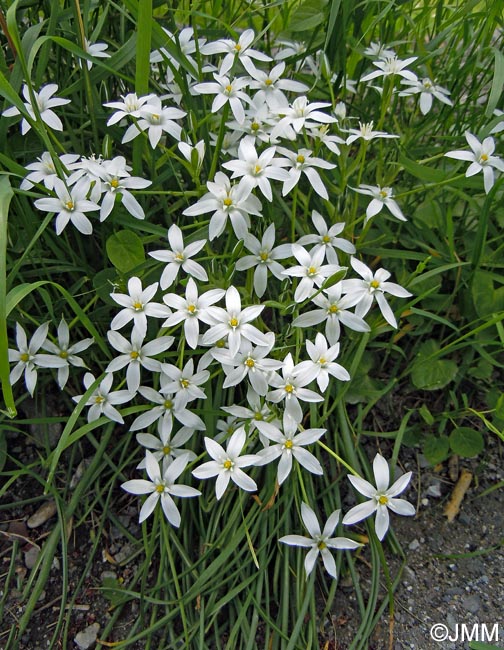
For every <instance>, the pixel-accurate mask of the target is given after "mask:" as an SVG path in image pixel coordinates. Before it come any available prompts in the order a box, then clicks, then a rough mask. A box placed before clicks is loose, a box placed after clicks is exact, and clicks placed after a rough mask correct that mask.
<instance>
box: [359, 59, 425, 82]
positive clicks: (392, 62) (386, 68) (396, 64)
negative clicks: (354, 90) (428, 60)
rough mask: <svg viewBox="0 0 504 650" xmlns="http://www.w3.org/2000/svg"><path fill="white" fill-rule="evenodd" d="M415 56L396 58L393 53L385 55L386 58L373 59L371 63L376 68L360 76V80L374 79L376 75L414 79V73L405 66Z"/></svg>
mask: <svg viewBox="0 0 504 650" xmlns="http://www.w3.org/2000/svg"><path fill="white" fill-rule="evenodd" d="M417 58H418V57H417V56H410V57H409V58H408V59H404V60H401V59H398V58H397V57H396V56H395V55H394V56H390V57H387V58H386V59H379V60H378V61H373V65H374V66H376V67H377V68H378V70H374V71H373V72H370V73H369V74H367V75H364V77H361V81H364V82H365V81H371V79H376V78H377V77H390V76H395V75H397V76H399V77H402V78H403V79H409V80H410V81H416V78H417V77H416V74H415V73H414V72H411V70H406V66H408V65H410V63H413V61H416V60H417Z"/></svg>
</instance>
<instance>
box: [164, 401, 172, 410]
mask: <svg viewBox="0 0 504 650" xmlns="http://www.w3.org/2000/svg"><path fill="white" fill-rule="evenodd" d="M163 406H164V407H165V409H166V410H167V411H169V410H170V409H171V408H172V406H173V402H172V401H171V399H165V401H164V402H163Z"/></svg>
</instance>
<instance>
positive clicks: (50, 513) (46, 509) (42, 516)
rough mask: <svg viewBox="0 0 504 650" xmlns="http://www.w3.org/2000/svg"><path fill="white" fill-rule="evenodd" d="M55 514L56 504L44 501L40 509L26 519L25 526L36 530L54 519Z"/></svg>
mask: <svg viewBox="0 0 504 650" xmlns="http://www.w3.org/2000/svg"><path fill="white" fill-rule="evenodd" d="M56 512H57V508H56V503H55V502H54V501H46V502H45V503H43V504H42V505H41V506H40V508H39V509H38V510H37V511H36V512H35V513H34V514H33V515H32V516H31V517H30V518H29V519H28V521H27V522H26V525H27V526H28V528H38V527H39V526H42V524H45V522H46V521H47V520H48V519H50V518H51V517H54V515H55V514H56Z"/></svg>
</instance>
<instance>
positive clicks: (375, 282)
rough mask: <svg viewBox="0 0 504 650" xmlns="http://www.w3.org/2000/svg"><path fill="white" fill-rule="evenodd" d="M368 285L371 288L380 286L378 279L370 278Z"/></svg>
mask: <svg viewBox="0 0 504 650" xmlns="http://www.w3.org/2000/svg"><path fill="white" fill-rule="evenodd" d="M369 286H370V287H372V288H373V289H378V287H379V286H380V283H379V282H378V280H371V282H370V283H369Z"/></svg>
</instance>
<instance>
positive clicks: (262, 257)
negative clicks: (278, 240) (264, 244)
mask: <svg viewBox="0 0 504 650" xmlns="http://www.w3.org/2000/svg"><path fill="white" fill-rule="evenodd" d="M259 257H260V258H261V261H262V262H266V260H267V259H268V257H269V255H268V253H264V252H263V253H259Z"/></svg>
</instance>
